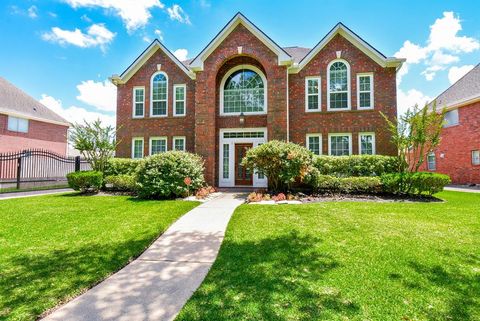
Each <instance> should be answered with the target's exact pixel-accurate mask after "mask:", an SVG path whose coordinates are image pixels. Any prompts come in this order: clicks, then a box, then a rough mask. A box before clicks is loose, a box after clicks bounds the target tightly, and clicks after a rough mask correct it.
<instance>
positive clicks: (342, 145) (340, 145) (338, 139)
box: [330, 136, 350, 156]
mask: <svg viewBox="0 0 480 321" xmlns="http://www.w3.org/2000/svg"><path fill="white" fill-rule="evenodd" d="M330 152H331V154H332V155H333V156H346V155H349V154H350V137H349V136H331V137H330Z"/></svg>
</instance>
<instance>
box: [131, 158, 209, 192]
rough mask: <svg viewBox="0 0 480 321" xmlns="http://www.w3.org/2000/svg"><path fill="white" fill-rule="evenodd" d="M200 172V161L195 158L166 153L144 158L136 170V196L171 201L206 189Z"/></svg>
mask: <svg viewBox="0 0 480 321" xmlns="http://www.w3.org/2000/svg"><path fill="white" fill-rule="evenodd" d="M203 171H204V167H203V159H202V158H201V157H200V156H198V155H196V154H191V153H188V152H182V151H169V152H165V153H160V154H156V155H154V156H150V157H147V158H145V159H144V161H142V162H140V164H139V166H138V169H137V192H138V196H140V197H141V198H173V197H182V196H185V195H187V194H189V193H191V194H193V193H195V191H196V190H198V189H199V188H200V187H202V186H204V185H205V179H204V177H203ZM187 181H189V183H188V184H189V185H187Z"/></svg>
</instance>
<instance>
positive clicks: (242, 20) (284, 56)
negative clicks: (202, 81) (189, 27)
mask: <svg viewBox="0 0 480 321" xmlns="http://www.w3.org/2000/svg"><path fill="white" fill-rule="evenodd" d="M239 24H242V25H243V26H244V27H245V28H247V29H248V30H249V31H250V32H251V33H253V34H254V35H255V36H256V37H257V38H258V39H259V40H260V41H261V42H262V43H263V44H264V45H265V46H267V47H268V48H269V49H270V50H272V51H273V52H274V53H275V54H276V55H277V56H278V64H279V65H289V64H291V62H292V57H291V56H290V55H289V54H288V53H287V52H286V51H285V50H284V49H283V48H282V47H280V46H279V45H277V43H275V41H273V40H272V39H271V38H270V37H268V36H267V35H266V34H265V33H264V32H263V31H262V30H260V29H259V28H258V27H257V26H255V25H254V24H253V23H252V22H251V21H250V20H248V19H247V18H246V17H245V16H244V15H243V14H242V13H240V12H238V13H237V14H236V15H235V16H234V17H233V18H232V19H231V20H230V21H229V22H228V23H227V24H226V25H225V27H223V29H222V30H220V32H219V33H218V34H217V35H216V36H215V38H213V39H212V41H210V43H209V44H208V45H207V46H206V47H205V48H204V49H203V50H202V51H201V52H200V53H199V54H198V55H197V56H196V57H195V58H194V59H193V60H192V61H191V62H190V68H191V69H192V70H194V71H198V70H203V62H204V61H205V59H207V58H208V56H209V55H210V54H211V53H212V52H213V51H214V50H215V49H216V48H217V47H218V46H219V45H220V44H221V43H222V41H223V40H224V39H225V38H226V37H227V36H228V35H229V34H230V33H231V32H232V31H233V30H234V29H235V28H236V27H237V26H238V25H239Z"/></svg>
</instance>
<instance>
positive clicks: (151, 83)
mask: <svg viewBox="0 0 480 321" xmlns="http://www.w3.org/2000/svg"><path fill="white" fill-rule="evenodd" d="M159 74H162V75H164V76H165V79H166V80H167V84H166V86H167V95H166V97H165V102H166V104H165V106H166V113H165V115H153V113H152V112H153V78H155V76H156V75H159ZM157 101H163V100H156V102H157ZM150 117H153V118H157V117H168V75H167V73H166V72H163V71H157V72H155V73H153V75H152V77H150Z"/></svg>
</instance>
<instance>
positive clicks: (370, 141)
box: [359, 133, 375, 155]
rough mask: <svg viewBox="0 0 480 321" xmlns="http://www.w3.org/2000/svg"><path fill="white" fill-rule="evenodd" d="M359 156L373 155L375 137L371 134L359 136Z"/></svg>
mask: <svg viewBox="0 0 480 321" xmlns="http://www.w3.org/2000/svg"><path fill="white" fill-rule="evenodd" d="M359 146H360V155H374V154H375V135H374V134H373V133H365V134H360V144H359Z"/></svg>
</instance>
